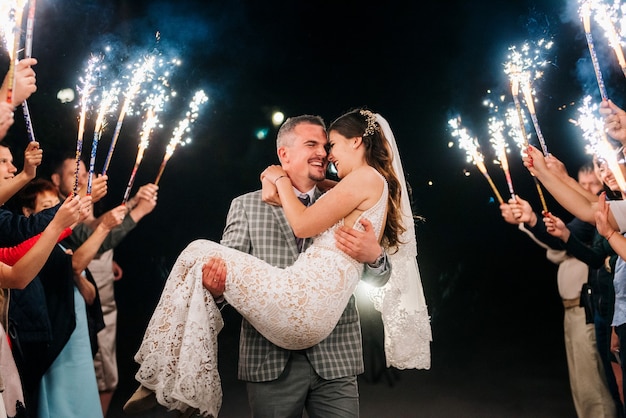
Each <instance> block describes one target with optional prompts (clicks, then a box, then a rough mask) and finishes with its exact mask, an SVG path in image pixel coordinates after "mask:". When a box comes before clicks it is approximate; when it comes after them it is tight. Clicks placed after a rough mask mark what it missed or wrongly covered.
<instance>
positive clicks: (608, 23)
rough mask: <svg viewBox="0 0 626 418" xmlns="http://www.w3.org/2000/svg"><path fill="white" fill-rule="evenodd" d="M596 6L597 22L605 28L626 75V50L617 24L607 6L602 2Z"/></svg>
mask: <svg viewBox="0 0 626 418" xmlns="http://www.w3.org/2000/svg"><path fill="white" fill-rule="evenodd" d="M594 7H595V9H596V10H597V13H596V15H595V18H596V22H598V24H599V25H600V26H601V27H602V28H603V29H604V32H605V34H606V37H607V38H608V40H609V46H610V47H611V48H613V51H614V52H615V56H616V57H617V62H618V63H619V66H620V68H621V69H622V73H624V75H625V76H626V59H625V58H624V51H623V50H622V45H621V42H620V37H619V35H618V34H617V31H616V30H615V26H614V25H613V21H612V20H611V16H610V15H609V12H608V10H607V7H606V5H604V4H601V3H595V4H594Z"/></svg>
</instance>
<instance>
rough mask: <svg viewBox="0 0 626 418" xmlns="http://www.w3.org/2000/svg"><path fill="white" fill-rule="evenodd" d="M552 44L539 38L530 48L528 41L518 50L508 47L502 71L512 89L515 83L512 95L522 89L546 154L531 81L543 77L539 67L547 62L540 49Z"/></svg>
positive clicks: (549, 46)
mask: <svg viewBox="0 0 626 418" xmlns="http://www.w3.org/2000/svg"><path fill="white" fill-rule="evenodd" d="M552 46H553V43H552V42H551V41H546V40H544V39H540V40H539V41H538V42H536V46H535V47H534V48H531V45H530V44H529V43H524V44H523V45H522V47H521V48H520V50H518V49H517V48H516V47H510V48H509V50H510V51H511V54H510V55H509V58H510V60H509V61H508V62H507V63H505V68H504V72H505V73H506V74H507V75H508V76H509V79H510V81H511V89H513V87H514V86H513V85H514V84H515V89H516V94H514V96H517V95H518V94H519V88H520V87H521V89H522V93H523V96H524V101H525V102H526V107H527V108H528V112H529V113H530V117H531V119H532V121H533V126H534V128H535V132H536V134H537V139H538V140H539V144H540V145H541V149H542V151H543V154H544V155H546V156H547V155H548V148H547V147H546V143H545V140H544V138H543V133H542V132H541V129H540V127H539V121H538V120H537V114H536V112H535V104H534V99H533V94H532V93H533V92H532V82H533V81H535V80H538V79H540V78H541V77H543V71H542V70H540V68H542V67H544V66H545V65H546V64H547V63H548V62H547V61H546V60H545V59H544V58H543V53H542V51H543V50H549V49H551V48H552Z"/></svg>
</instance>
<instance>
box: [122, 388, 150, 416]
mask: <svg viewBox="0 0 626 418" xmlns="http://www.w3.org/2000/svg"><path fill="white" fill-rule="evenodd" d="M157 405H158V403H157V400H156V394H155V393H154V392H153V391H151V390H150V389H148V388H146V387H145V386H142V385H139V388H137V390H136V391H135V393H133V396H131V397H130V399H129V400H128V401H126V404H124V408H123V409H124V412H126V413H127V414H139V413H142V412H144V411H147V410H148V409H152V408H154V407H155V406H157Z"/></svg>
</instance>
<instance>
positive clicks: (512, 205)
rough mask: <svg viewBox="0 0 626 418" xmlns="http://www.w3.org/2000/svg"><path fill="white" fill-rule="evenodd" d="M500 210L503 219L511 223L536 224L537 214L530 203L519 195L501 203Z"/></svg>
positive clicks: (532, 225)
mask: <svg viewBox="0 0 626 418" xmlns="http://www.w3.org/2000/svg"><path fill="white" fill-rule="evenodd" d="M500 212H501V213H502V218H503V219H504V221H505V222H507V223H510V224H512V225H517V224H521V223H524V224H528V225H530V226H531V227H534V226H535V225H536V224H537V214H536V213H535V212H534V211H533V208H532V207H531V206H530V203H528V201H527V200H524V199H522V198H521V197H519V196H515V199H509V201H508V203H502V204H501V205H500Z"/></svg>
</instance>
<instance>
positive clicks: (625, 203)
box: [607, 200, 626, 234]
mask: <svg viewBox="0 0 626 418" xmlns="http://www.w3.org/2000/svg"><path fill="white" fill-rule="evenodd" d="M607 203H608V204H609V206H610V208H611V212H612V213H613V217H614V218H615V221H616V222H617V226H619V232H620V233H621V234H623V233H624V232H626V200H611V201H608V202H607Z"/></svg>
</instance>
